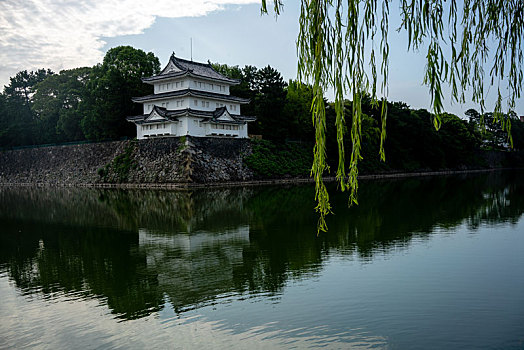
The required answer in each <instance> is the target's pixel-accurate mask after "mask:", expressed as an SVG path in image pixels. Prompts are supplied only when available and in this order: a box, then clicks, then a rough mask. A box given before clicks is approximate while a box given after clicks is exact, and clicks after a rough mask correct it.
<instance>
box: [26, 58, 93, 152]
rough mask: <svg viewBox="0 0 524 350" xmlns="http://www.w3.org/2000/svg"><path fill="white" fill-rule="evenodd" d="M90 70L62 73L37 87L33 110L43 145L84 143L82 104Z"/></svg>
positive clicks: (70, 70)
mask: <svg viewBox="0 0 524 350" xmlns="http://www.w3.org/2000/svg"><path fill="white" fill-rule="evenodd" d="M90 73H91V68H87V67H84V68H75V69H68V70H63V71H61V72H60V73H59V74H55V75H50V76H48V77H47V78H46V79H44V80H43V81H42V82H40V83H39V84H38V85H37V86H36V93H35V95H34V97H33V106H32V109H33V111H34V112H35V113H36V115H37V118H38V129H39V135H40V137H41V141H40V142H60V141H76V140H83V139H84V138H85V137H84V134H83V132H82V129H81V127H80V121H81V120H82V117H83V115H82V113H81V111H80V110H79V105H80V103H81V102H82V101H83V100H84V99H85V95H86V84H87V82H88V81H89V76H90Z"/></svg>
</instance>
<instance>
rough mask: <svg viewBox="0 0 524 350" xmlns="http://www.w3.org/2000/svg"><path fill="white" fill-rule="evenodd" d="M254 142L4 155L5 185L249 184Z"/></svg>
mask: <svg viewBox="0 0 524 350" xmlns="http://www.w3.org/2000/svg"><path fill="white" fill-rule="evenodd" d="M249 154H251V144H250V141H249V140H242V139H219V138H193V137H181V138H163V139H151V140H140V141H136V140H133V141H114V142H103V143H91V144H80V145H64V146H51V147H43V148H27V149H19V150H9V151H3V152H0V184H37V185H38V184H42V185H43V184H49V185H64V186H68V185H93V186H99V185H104V184H117V183H118V184H137V185H140V184H144V185H145V184H188V183H217V182H231V181H249V180H251V179H253V173H252V171H251V170H250V169H248V168H247V167H246V166H245V165H244V163H243V159H244V157H245V156H247V155H249Z"/></svg>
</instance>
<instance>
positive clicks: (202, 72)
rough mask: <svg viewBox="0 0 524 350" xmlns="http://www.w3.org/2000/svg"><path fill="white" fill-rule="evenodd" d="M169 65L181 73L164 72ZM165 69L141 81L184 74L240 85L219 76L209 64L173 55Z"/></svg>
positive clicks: (234, 80) (237, 81)
mask: <svg viewBox="0 0 524 350" xmlns="http://www.w3.org/2000/svg"><path fill="white" fill-rule="evenodd" d="M170 63H173V64H174V65H175V66H176V67H177V68H178V69H180V70H181V71H178V72H169V71H167V72H166V68H167V67H168V66H169V64H170ZM166 68H164V69H163V70H162V72H160V74H158V75H155V76H152V77H149V78H144V79H142V81H144V82H149V81H155V80H161V79H166V78H174V77H178V76H182V75H186V74H190V75H194V76H198V77H202V78H207V79H213V80H220V81H223V82H227V83H230V84H232V85H236V84H239V83H240V80H238V79H231V78H228V77H226V76H225V75H223V74H220V73H219V72H217V71H216V70H215V69H213V67H212V66H211V65H210V64H209V63H200V62H193V61H188V60H184V59H182V58H177V57H175V54H174V53H173V55H171V58H170V59H169V63H168V64H167V66H166Z"/></svg>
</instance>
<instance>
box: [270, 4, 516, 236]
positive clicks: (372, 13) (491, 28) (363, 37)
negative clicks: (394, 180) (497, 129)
mask: <svg viewBox="0 0 524 350" xmlns="http://www.w3.org/2000/svg"><path fill="white" fill-rule="evenodd" d="M390 2H391V1H388V0H383V1H378V0H346V1H342V0H301V10H300V18H299V24H300V31H299V35H298V39H297V53H298V79H299V80H300V81H301V82H302V83H306V84H311V85H312V87H313V93H314V98H313V102H312V105H311V113H312V118H313V124H314V126H315V130H316V131H315V141H316V142H315V146H314V149H313V153H314V160H313V166H312V168H311V175H312V177H313V178H314V179H315V184H316V196H315V199H316V200H317V203H318V204H317V207H316V210H317V211H318V213H319V214H320V218H319V224H318V230H319V231H325V230H326V229H327V226H326V222H325V217H326V215H328V214H329V213H330V212H331V206H330V204H329V195H328V192H327V189H326V187H325V185H324V182H323V176H324V174H326V173H327V172H328V171H329V168H328V166H327V163H326V132H325V130H326V114H325V105H324V104H325V101H324V95H325V93H326V91H328V90H332V91H333V92H334V96H335V101H334V105H335V111H336V122H335V124H336V129H337V133H336V135H337V144H338V152H339V162H338V167H337V173H336V178H337V181H338V183H339V186H340V188H341V189H342V190H343V191H345V190H349V191H350V196H349V203H350V205H351V204H352V203H357V190H358V178H357V177H358V162H359V160H360V159H361V155H360V154H361V153H360V151H361V121H362V109H361V101H362V97H363V94H366V93H368V92H369V91H370V93H371V98H372V103H373V104H374V105H378V100H379V98H378V97H377V89H376V87H377V86H378V83H377V82H378V81H381V95H382V96H381V97H380V99H381V100H382V107H381V121H382V126H381V127H382V131H381V134H380V157H381V159H382V160H384V159H385V152H384V143H385V139H386V119H387V103H386V98H387V93H388V83H387V82H388V66H389V43H388V31H389V27H388V23H389V3H390ZM273 5H274V6H273V8H274V12H275V15H277V16H278V15H279V14H280V12H281V11H282V10H283V1H282V0H273ZM379 5H381V6H380V11H379ZM398 6H399V8H400V16H401V18H400V19H401V25H400V28H398V29H399V30H404V31H406V32H407V36H408V50H418V49H419V48H421V46H422V45H424V44H425V42H426V43H427V45H428V48H427V55H426V69H425V74H424V80H423V82H424V84H426V85H427V86H428V88H429V92H430V96H431V107H432V109H433V114H434V120H433V122H434V125H435V128H437V129H438V128H439V127H440V121H441V117H440V116H441V115H442V113H443V112H444V111H443V101H444V96H443V91H442V86H443V85H449V86H450V88H451V89H450V90H451V95H450V96H449V100H450V101H451V102H457V103H462V102H465V100H466V93H469V92H471V95H472V96H471V100H472V101H473V102H475V103H477V104H479V105H480V108H481V111H482V114H483V111H484V109H485V101H484V99H485V94H484V82H485V73H484V67H485V65H486V64H490V65H491V68H490V71H489V74H490V79H489V80H490V82H491V85H495V86H496V87H497V91H498V98H497V103H496V105H495V112H494V116H495V118H494V119H495V120H496V121H497V122H499V123H501V125H502V127H503V129H504V130H505V131H507V132H508V140H509V142H510V143H511V144H512V143H513V140H512V139H511V133H510V131H511V123H510V120H509V119H508V118H506V117H504V116H505V115H509V114H510V113H507V114H503V113H502V108H503V104H502V101H503V100H506V104H507V107H508V109H509V110H512V109H513V108H514V107H515V100H516V99H517V98H520V94H521V92H522V82H523V66H524V64H523V53H522V41H523V39H524V2H523V1H522V0H464V1H463V2H461V7H459V6H457V1H456V0H448V1H446V0H399V1H398ZM261 10H262V12H263V13H267V0H262V7H261ZM458 18H461V19H462V20H461V21H460V23H459V21H458ZM379 23H380V25H378V24H379ZM378 27H379V28H380V31H378V34H380V37H379V39H377V38H376V35H377V28H378ZM377 41H380V42H379V43H378V45H379V47H380V50H379V51H375V47H377V46H376V44H377ZM490 42H492V43H495V46H496V49H495V52H494V54H493V55H492V56H490V55H489V49H490V46H489V45H488V43H490ZM445 46H448V47H449V48H450V49H447V50H443V47H445ZM444 52H446V53H447V52H449V54H445V53H444ZM367 54H369V55H370V57H369V59H366V55H367ZM448 55H449V57H448ZM377 58H379V59H381V69H380V74H377V67H376V60H377ZM366 62H367V63H366ZM508 63H509V64H508ZM367 64H369V66H370V70H371V77H368V75H367V73H366V69H365V68H366V66H365V65H367ZM503 78H507V81H508V82H507V84H506V85H503V84H502V79H503ZM501 88H503V89H507V95H506V96H505V97H504V98H503V97H502V94H501V92H500V89H501ZM346 96H351V97H352V99H353V102H352V115H351V129H350V133H349V135H350V137H351V142H352V150H351V156H350V159H349V165H348V169H347V172H346V168H345V167H346V155H345V150H344V130H345V128H346V125H345V124H346V119H347V118H346V116H345V115H344V108H343V106H344V98H346Z"/></svg>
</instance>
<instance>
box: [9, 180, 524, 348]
mask: <svg viewBox="0 0 524 350" xmlns="http://www.w3.org/2000/svg"><path fill="white" fill-rule="evenodd" d="M523 175H524V172H500V173H490V174H481V175H469V176H449V177H427V178H410V179H402V180H387V181H376V180H375V181H363V182H361V187H360V205H359V206H358V207H355V208H351V209H348V208H347V207H346V201H347V196H346V195H345V194H342V195H340V194H336V192H335V191H333V192H332V202H333V205H334V211H335V215H332V216H331V217H330V218H329V222H328V224H329V232H328V233H327V234H321V235H320V236H319V237H317V236H316V215H315V213H314V211H313V209H312V208H313V207H314V202H313V188H312V187H311V186H309V185H307V186H291V187H282V186H280V187H260V188H258V187H250V188H234V189H220V190H219V189H213V190H196V191H183V192H174V191H126V190H94V189H76V188H58V189H49V188H0V298H1V300H0V317H1V318H0V348H6V349H15V348H49V349H57V348H62V349H70V348H82V349H95V348H104V349H105V348H125V349H127V348H137V349H142V348H162V349H164V348H166V349H169V348H174V349H197V348H240V349H251V348H254V349H258V348H267V349H275V348H276V349H279V348H284V349H288V348H317V347H325V348H329V349H331V348H335V349H337V348H341V349H347V348H350V349H353V348H354V349H369V348H373V349H374V348H376V349H524V253H523V251H524V221H523V219H522V213H523V211H524V180H523Z"/></svg>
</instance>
